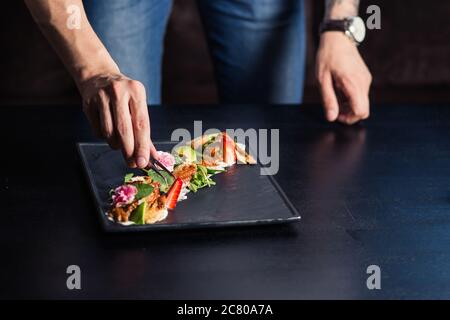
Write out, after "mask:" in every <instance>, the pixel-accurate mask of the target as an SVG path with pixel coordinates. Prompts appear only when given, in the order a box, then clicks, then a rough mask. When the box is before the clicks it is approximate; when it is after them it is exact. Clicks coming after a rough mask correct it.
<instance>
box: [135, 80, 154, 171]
mask: <svg viewBox="0 0 450 320" xmlns="http://www.w3.org/2000/svg"><path fill="white" fill-rule="evenodd" d="M130 87H131V89H132V96H131V99H130V111H131V119H132V123H133V133H134V159H135V162H136V165H137V166H138V167H139V168H145V167H146V166H147V164H148V161H149V157H150V151H151V150H150V120H149V116H148V110H147V102H146V96H145V89H144V87H143V86H142V84H140V83H139V82H137V81H134V80H131V81H130Z"/></svg>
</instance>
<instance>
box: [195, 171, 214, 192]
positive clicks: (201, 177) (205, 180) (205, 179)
mask: <svg viewBox="0 0 450 320" xmlns="http://www.w3.org/2000/svg"><path fill="white" fill-rule="evenodd" d="M215 184H216V183H215V182H214V181H213V180H212V179H211V175H210V174H208V169H207V168H206V167H205V166H202V165H197V172H196V173H195V174H194V176H193V177H192V179H191V182H190V184H189V189H190V190H191V191H192V192H197V190H198V189H201V188H204V187H210V186H213V185H215Z"/></svg>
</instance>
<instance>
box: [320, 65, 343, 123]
mask: <svg viewBox="0 0 450 320" xmlns="http://www.w3.org/2000/svg"><path fill="white" fill-rule="evenodd" d="M319 83H320V90H321V93H322V100H323V106H324V108H325V116H326V118H327V120H328V121H331V122H332V121H336V119H337V117H338V114H339V104H338V100H337V98H336V93H335V91H334V88H333V79H332V77H331V74H330V73H329V72H325V73H323V74H322V75H321V76H320V77H319Z"/></svg>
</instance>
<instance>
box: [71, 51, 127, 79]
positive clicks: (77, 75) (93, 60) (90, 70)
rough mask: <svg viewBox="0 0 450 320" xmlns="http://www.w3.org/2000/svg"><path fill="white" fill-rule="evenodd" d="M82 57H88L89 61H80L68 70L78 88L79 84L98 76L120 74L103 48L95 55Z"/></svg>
mask: <svg viewBox="0 0 450 320" xmlns="http://www.w3.org/2000/svg"><path fill="white" fill-rule="evenodd" d="M84 56H87V57H89V60H88V61H81V62H80V63H78V64H75V65H74V66H73V67H72V68H70V69H72V72H71V73H72V75H73V77H74V79H75V82H76V84H77V85H78V87H79V86H80V84H81V83H83V82H85V81H87V80H89V79H92V78H94V77H96V76H99V75H117V74H120V69H119V67H118V66H117V64H116V63H115V61H114V60H113V59H112V57H111V56H110V55H109V53H108V52H107V51H106V49H105V48H101V49H99V50H98V51H97V52H96V53H90V54H89V53H87V54H84Z"/></svg>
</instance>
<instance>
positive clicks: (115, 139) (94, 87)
mask: <svg viewBox="0 0 450 320" xmlns="http://www.w3.org/2000/svg"><path fill="white" fill-rule="evenodd" d="M79 88H80V92H81V96H82V98H83V111H84V113H85V114H86V116H87V118H88V119H89V122H90V123H91V126H92V128H93V129H94V131H95V132H96V134H97V135H98V136H99V137H101V138H103V139H105V140H106V141H108V143H109V145H110V146H111V147H112V148H113V149H121V150H122V153H123V155H124V157H125V159H126V161H127V163H128V165H129V166H130V167H132V168H135V167H139V168H144V167H146V166H147V164H148V162H149V157H150V156H152V157H156V156H157V154H156V149H155V147H154V146H153V143H152V141H151V140H150V121H149V115H148V110H147V102H146V101H147V100H146V94H145V88H144V86H143V85H142V83H140V82H139V81H136V80H132V79H129V78H127V77H125V76H123V75H121V74H112V75H97V76H95V77H92V78H90V79H88V80H86V81H84V82H82V83H81V84H80V85H79Z"/></svg>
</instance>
